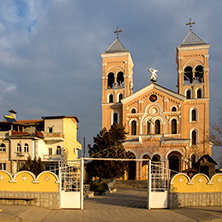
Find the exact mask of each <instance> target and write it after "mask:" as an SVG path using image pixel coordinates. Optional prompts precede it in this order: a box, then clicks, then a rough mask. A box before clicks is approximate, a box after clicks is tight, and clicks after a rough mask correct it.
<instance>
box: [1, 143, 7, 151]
mask: <svg viewBox="0 0 222 222" xmlns="http://www.w3.org/2000/svg"><path fill="white" fill-rule="evenodd" d="M0 152H6V146H5V144H4V143H2V144H1V146H0Z"/></svg>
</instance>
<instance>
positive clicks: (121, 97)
mask: <svg viewBox="0 0 222 222" xmlns="http://www.w3.org/2000/svg"><path fill="white" fill-rule="evenodd" d="M122 99H123V94H122V93H120V94H119V103H120V102H121V100H122Z"/></svg>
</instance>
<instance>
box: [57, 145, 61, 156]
mask: <svg viewBox="0 0 222 222" xmlns="http://www.w3.org/2000/svg"><path fill="white" fill-rule="evenodd" d="M56 154H57V155H61V154H62V148H61V146H57V148H56Z"/></svg>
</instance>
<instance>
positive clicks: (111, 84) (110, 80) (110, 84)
mask: <svg viewBox="0 0 222 222" xmlns="http://www.w3.org/2000/svg"><path fill="white" fill-rule="evenodd" d="M112 88H114V73H112V72H111V73H109V74H108V89H112Z"/></svg>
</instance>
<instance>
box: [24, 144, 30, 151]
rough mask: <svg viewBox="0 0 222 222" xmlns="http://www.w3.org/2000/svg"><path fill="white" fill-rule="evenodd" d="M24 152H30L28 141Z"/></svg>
mask: <svg viewBox="0 0 222 222" xmlns="http://www.w3.org/2000/svg"><path fill="white" fill-rule="evenodd" d="M24 152H26V153H28V152H29V144H28V143H26V144H25V146H24Z"/></svg>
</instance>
